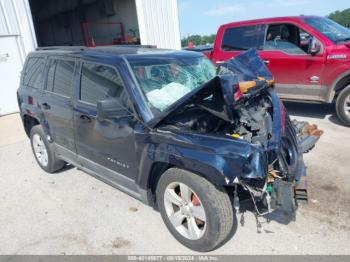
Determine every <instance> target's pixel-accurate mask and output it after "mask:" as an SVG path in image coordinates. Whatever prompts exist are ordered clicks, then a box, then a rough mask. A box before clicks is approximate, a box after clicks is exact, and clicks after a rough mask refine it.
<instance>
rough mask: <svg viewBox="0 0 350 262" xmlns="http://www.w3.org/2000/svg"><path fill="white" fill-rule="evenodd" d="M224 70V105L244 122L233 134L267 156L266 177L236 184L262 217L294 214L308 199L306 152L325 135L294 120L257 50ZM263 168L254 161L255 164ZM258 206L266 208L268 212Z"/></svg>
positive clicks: (247, 177)
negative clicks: (277, 211)
mask: <svg viewBox="0 0 350 262" xmlns="http://www.w3.org/2000/svg"><path fill="white" fill-rule="evenodd" d="M219 70H220V78H221V85H222V89H223V90H224V91H223V93H224V97H225V102H226V103H227V104H230V105H231V107H232V112H233V115H238V118H237V119H239V121H240V124H239V125H237V126H238V127H239V128H238V129H237V130H235V132H234V133H232V134H228V135H230V136H231V137H233V138H234V139H244V140H246V141H248V142H250V143H252V144H256V145H259V146H261V147H262V148H263V150H264V152H265V163H264V164H265V170H266V172H265V174H264V175H263V176H262V174H261V173H260V174H255V175H254V174H247V175H244V176H241V177H240V178H238V179H237V180H236V183H237V184H239V185H241V186H242V187H243V188H244V189H245V190H246V191H248V192H249V193H250V195H251V198H252V200H253V202H254V204H255V208H256V211H257V213H258V214H260V215H262V214H265V213H269V212H271V211H273V210H275V209H283V210H285V211H288V212H294V211H295V210H296V200H298V199H302V200H307V191H306V188H305V187H304V186H303V185H304V184H305V183H301V181H303V180H304V179H305V176H306V168H305V164H304V160H303V153H305V152H308V151H310V150H311V149H312V148H313V147H314V146H315V144H316V142H317V141H318V139H319V137H320V136H321V135H322V131H320V130H318V128H317V126H315V125H309V124H308V123H305V122H298V121H296V120H293V121H291V119H290V118H289V115H288V114H287V113H286V110H285V108H284V106H283V104H282V102H281V101H280V99H279V97H278V96H277V94H276V92H275V90H274V89H273V88H272V85H273V79H272V75H271V74H270V72H269V71H268V69H267V68H266V66H265V65H264V63H263V61H262V60H261V59H260V58H259V57H258V56H257V54H256V52H255V51H254V50H249V51H247V52H245V53H243V54H241V55H240V56H238V57H236V58H234V59H232V60H230V61H229V62H228V63H226V64H224V65H222V66H221V67H220V69H219ZM260 162H261V160H260ZM258 164H261V163H259V161H255V162H254V161H253V160H252V161H251V165H252V166H254V165H258ZM237 197H238V196H235V199H236V198H237ZM236 202H237V201H236ZM258 202H260V203H263V204H264V205H265V207H266V209H264V211H262V210H260V209H259V208H258V205H257V203H258Z"/></svg>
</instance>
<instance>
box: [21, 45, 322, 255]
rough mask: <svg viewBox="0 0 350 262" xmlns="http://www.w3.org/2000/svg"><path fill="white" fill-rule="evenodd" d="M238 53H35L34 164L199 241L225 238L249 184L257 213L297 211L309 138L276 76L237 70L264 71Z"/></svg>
mask: <svg viewBox="0 0 350 262" xmlns="http://www.w3.org/2000/svg"><path fill="white" fill-rule="evenodd" d="M249 55H250V56H252V53H251V52H250V54H249ZM242 56H243V58H242V59H241V58H240V57H237V58H236V59H235V61H236V63H231V64H230V63H229V64H227V66H226V67H223V68H221V69H217V68H215V67H214V66H213V64H212V63H211V62H210V61H209V60H208V59H207V58H205V57H204V56H203V55H202V54H200V53H196V52H187V51H171V50H160V49H152V48H145V47H98V48H80V47H71V48H69V47H66V48H54V47H52V48H46V49H45V48H44V49H41V50H37V51H35V52H32V53H30V54H29V55H28V57H27V60H26V63H25V66H24V69H23V72H22V77H21V83H20V88H19V89H18V103H19V108H20V112H21V117H22V120H23V124H24V128H25V131H26V133H27V135H28V136H29V137H30V140H31V146H32V149H33V153H34V156H35V158H36V160H37V162H38V164H39V165H40V167H41V168H42V169H44V170H45V171H47V172H49V173H52V172H55V171H57V170H59V169H61V168H62V167H63V166H64V165H66V164H67V163H69V164H72V165H74V166H77V167H79V168H80V169H82V170H84V171H86V172H88V173H89V174H91V175H93V176H95V177H97V178H99V179H101V180H103V181H105V182H106V183H108V184H110V185H112V186H114V187H116V188H118V189H120V190H122V191H124V192H126V193H128V194H130V195H131V196H133V197H135V198H137V199H140V200H141V201H143V202H144V203H146V204H149V205H152V206H154V207H155V208H157V209H159V211H160V213H161V215H162V217H163V220H164V222H165V224H166V225H167V227H168V229H169V231H170V232H171V233H172V234H173V235H174V237H175V238H176V239H178V240H179V241H180V242H181V243H182V244H184V245H185V246H187V247H189V248H191V249H194V250H198V251H209V250H213V249H215V248H216V247H218V246H219V245H221V244H222V243H223V242H225V241H226V240H227V239H228V236H230V233H231V232H232V228H233V225H234V223H235V219H236V218H235V215H234V213H235V212H234V209H237V210H238V209H239V197H241V195H244V193H248V195H249V196H250V197H251V199H252V200H253V202H254V206H255V208H256V212H257V214H258V215H263V214H265V213H268V212H272V211H273V210H275V209H277V208H283V209H285V210H287V211H290V212H294V210H295V199H294V197H295V195H294V193H295V190H294V188H295V186H296V185H297V184H298V182H299V181H300V179H301V177H302V176H303V175H305V167H304V162H303V159H302V153H303V152H304V151H307V150H308V149H309V148H310V147H311V146H312V145H313V144H314V142H311V144H310V138H312V137H313V136H310V135H307V134H306V132H305V124H302V123H297V124H296V125H294V124H293V123H292V122H291V121H290V120H289V117H288V116H287V115H286V113H285V111H284V107H283V105H282V103H281V102H280V100H279V99H278V97H277V96H276V94H275V92H274V89H273V87H271V86H270V85H271V81H270V80H267V79H265V78H264V77H261V76H258V75H257V77H256V79H243V78H244V77H243V78H242V77H241V76H242V72H243V76H245V77H248V78H249V76H250V78H254V73H256V74H258V73H259V72H260V73H261V72H262V71H261V70H257V71H256V72H255V71H254V70H253V72H251V73H252V75H250V74H249V73H247V72H248V71H249V68H245V70H242V69H244V66H245V65H244V61H246V60H245V59H246V57H244V54H243V55H242ZM252 57H253V58H254V54H253V56H252ZM239 59H241V62H242V63H241V65H239V63H238V62H239ZM254 59H255V60H254V61H255V62H258V63H259V62H261V61H260V60H259V58H258V57H255V58H254ZM247 61H253V60H247ZM237 63H238V64H237ZM237 65H239V66H238V67H237ZM262 67H263V65H262ZM234 68H236V69H238V71H241V72H235V70H234ZM260 69H261V68H260ZM262 69H263V68H262ZM247 80H249V81H247ZM311 129H312V128H311ZM303 130H304V131H303ZM308 130H310V127H309V129H308ZM314 131H315V130H314ZM314 140H315V139H314ZM314 140H312V139H311V141H314ZM305 141H306V142H307V141H309V144H308V145H306V147H307V148H304V147H305V143H306V142H305Z"/></svg>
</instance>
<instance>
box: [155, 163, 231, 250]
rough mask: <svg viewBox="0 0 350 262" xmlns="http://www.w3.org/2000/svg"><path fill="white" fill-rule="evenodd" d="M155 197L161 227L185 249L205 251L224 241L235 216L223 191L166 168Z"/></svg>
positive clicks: (206, 182)
mask: <svg viewBox="0 0 350 262" xmlns="http://www.w3.org/2000/svg"><path fill="white" fill-rule="evenodd" d="M156 197H157V203H158V207H159V210H160V213H161V215H162V218H163V221H164V223H165V225H166V226H167V228H168V230H169V231H170V232H171V233H172V235H173V236H174V237H175V238H176V239H177V240H178V241H179V242H180V243H182V244H183V245H185V246H186V247H188V248H190V249H193V250H196V251H201V252H207V251H210V250H213V249H215V248H217V247H218V246H220V245H222V244H223V243H224V242H225V241H227V240H228V237H229V235H230V233H231V232H232V229H233V224H234V222H235V217H234V214H233V208H232V205H231V201H230V198H229V195H228V194H227V192H226V191H225V189H224V188H219V187H216V186H214V185H213V184H212V183H210V182H209V181H208V180H206V179H205V178H203V177H201V176H198V175H196V174H194V173H192V172H189V171H186V170H182V169H178V168H170V169H168V170H167V171H165V173H164V174H163V175H162V176H161V177H160V179H159V182H158V185H157V191H156Z"/></svg>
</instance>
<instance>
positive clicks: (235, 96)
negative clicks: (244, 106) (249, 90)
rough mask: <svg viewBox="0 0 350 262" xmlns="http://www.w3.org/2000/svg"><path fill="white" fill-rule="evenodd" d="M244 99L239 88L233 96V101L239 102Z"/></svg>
mask: <svg viewBox="0 0 350 262" xmlns="http://www.w3.org/2000/svg"><path fill="white" fill-rule="evenodd" d="M241 97H242V92H241V89H239V88H237V90H236V92H235V94H234V95H233V99H234V100H235V101H238V100H239V99H240V98H241Z"/></svg>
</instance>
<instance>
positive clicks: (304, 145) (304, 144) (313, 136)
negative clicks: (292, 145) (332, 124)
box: [293, 120, 323, 153]
mask: <svg viewBox="0 0 350 262" xmlns="http://www.w3.org/2000/svg"><path fill="white" fill-rule="evenodd" d="M293 126H294V128H295V131H296V134H297V138H298V142H299V146H300V149H301V152H303V153H307V152H309V151H310V150H311V149H313V148H314V146H315V144H316V142H317V141H318V140H319V139H320V136H321V135H322V134H323V131H322V130H320V129H318V127H317V125H315V124H312V125H310V124H309V123H307V122H300V121H297V120H293Z"/></svg>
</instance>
